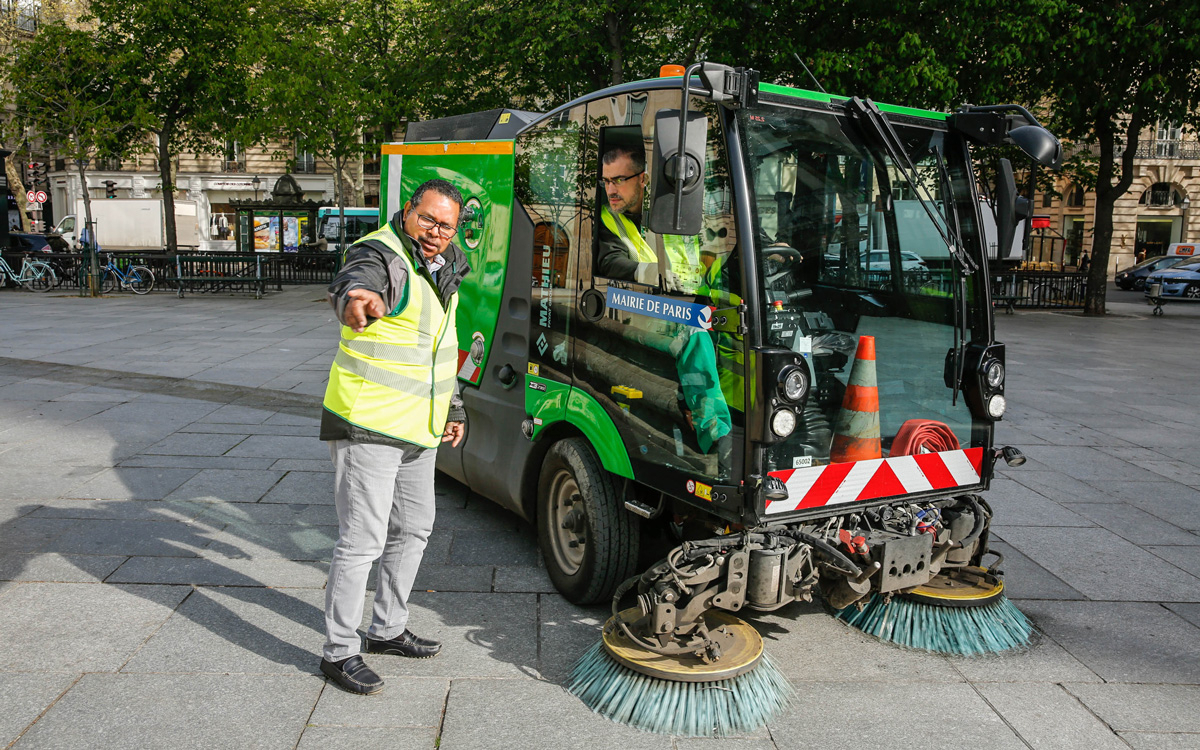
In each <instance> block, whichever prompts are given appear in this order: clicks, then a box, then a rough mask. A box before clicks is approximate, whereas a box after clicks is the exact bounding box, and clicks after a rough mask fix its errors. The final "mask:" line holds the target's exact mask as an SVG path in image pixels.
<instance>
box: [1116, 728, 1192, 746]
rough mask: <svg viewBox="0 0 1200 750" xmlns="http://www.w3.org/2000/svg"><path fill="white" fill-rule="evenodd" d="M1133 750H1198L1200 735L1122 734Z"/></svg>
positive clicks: (1180, 733) (1179, 733) (1173, 733)
mask: <svg viewBox="0 0 1200 750" xmlns="http://www.w3.org/2000/svg"><path fill="white" fill-rule="evenodd" d="M1120 735H1121V739H1123V740H1125V741H1126V742H1128V743H1129V746H1130V747H1131V748H1133V750H1196V748H1198V747H1200V734H1195V733H1183V732H1121V733H1120Z"/></svg>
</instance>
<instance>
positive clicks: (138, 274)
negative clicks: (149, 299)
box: [125, 266, 154, 294]
mask: <svg viewBox="0 0 1200 750" xmlns="http://www.w3.org/2000/svg"><path fill="white" fill-rule="evenodd" d="M125 283H126V284H128V285H129V288H130V289H132V290H133V293H134V294H146V293H147V292H149V291H150V290H151V289H153V288H154V272H153V271H151V270H150V269H149V268H146V267H145V266H134V267H133V268H130V269H129V273H127V274H126V275H125Z"/></svg>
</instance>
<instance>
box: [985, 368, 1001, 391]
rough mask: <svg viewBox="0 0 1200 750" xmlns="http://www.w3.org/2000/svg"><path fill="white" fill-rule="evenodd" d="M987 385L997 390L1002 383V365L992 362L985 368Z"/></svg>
mask: <svg viewBox="0 0 1200 750" xmlns="http://www.w3.org/2000/svg"><path fill="white" fill-rule="evenodd" d="M985 374H986V376H987V384H988V386H990V387H992V388H999V387H1000V384H1001V383H1003V382H1004V365H1002V364H1000V363H999V362H992V363H991V364H989V365H988V366H987V370H986V373H985Z"/></svg>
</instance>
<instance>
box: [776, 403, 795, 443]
mask: <svg viewBox="0 0 1200 750" xmlns="http://www.w3.org/2000/svg"><path fill="white" fill-rule="evenodd" d="M794 429H796V412H794V411H792V410H791V409H780V410H779V411H777V412H775V414H774V416H772V417H771V432H773V433H775V435H776V436H777V437H781V438H785V437H787V436H788V435H791V434H792V430H794Z"/></svg>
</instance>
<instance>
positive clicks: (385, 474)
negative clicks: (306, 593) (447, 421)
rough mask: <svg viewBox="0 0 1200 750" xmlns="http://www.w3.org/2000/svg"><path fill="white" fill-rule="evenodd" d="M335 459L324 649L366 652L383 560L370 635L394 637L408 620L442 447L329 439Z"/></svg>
mask: <svg viewBox="0 0 1200 750" xmlns="http://www.w3.org/2000/svg"><path fill="white" fill-rule="evenodd" d="M329 453H330V455H331V456H332V457H333V466H334V495H333V499H334V503H335V504H336V505H337V514H338V541H337V545H336V546H335V547H334V548H333V560H332V561H331V562H330V564H329V583H328V585H327V586H326V587H325V633H326V641H325V647H324V649H323V655H324V657H325V658H326V659H328V660H330V661H340V660H342V659H348V658H349V657H351V656H354V655H355V654H357V653H359V650H360V647H361V642H360V640H359V636H358V626H359V625H360V624H361V623H362V615H363V603H364V599H365V598H366V591H367V578H368V576H369V575H370V573H371V564H372V563H373V562H375V561H376V560H379V583H378V585H377V586H376V590H375V606H374V608H373V613H372V615H371V626H370V628H368V630H367V635H369V636H370V637H371V638H375V639H379V640H389V639H392V638H396V637H398V636H399V635H400V634H401V633H403V632H404V628H405V626H406V625H407V624H408V595H409V593H410V592H411V591H412V586H413V580H414V579H415V578H416V577H417V568H418V567H419V566H420V565H421V557H422V555H424V553H425V544H426V543H427V542H428V541H429V534H430V533H431V532H432V531H433V509H434V501H433V475H434V460H435V458H436V457H437V450H436V449H429V448H422V447H420V446H416V445H413V446H409V447H405V448H393V447H392V446H388V445H374V444H371V443H356V442H354V441H352V440H335V441H330V442H329Z"/></svg>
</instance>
